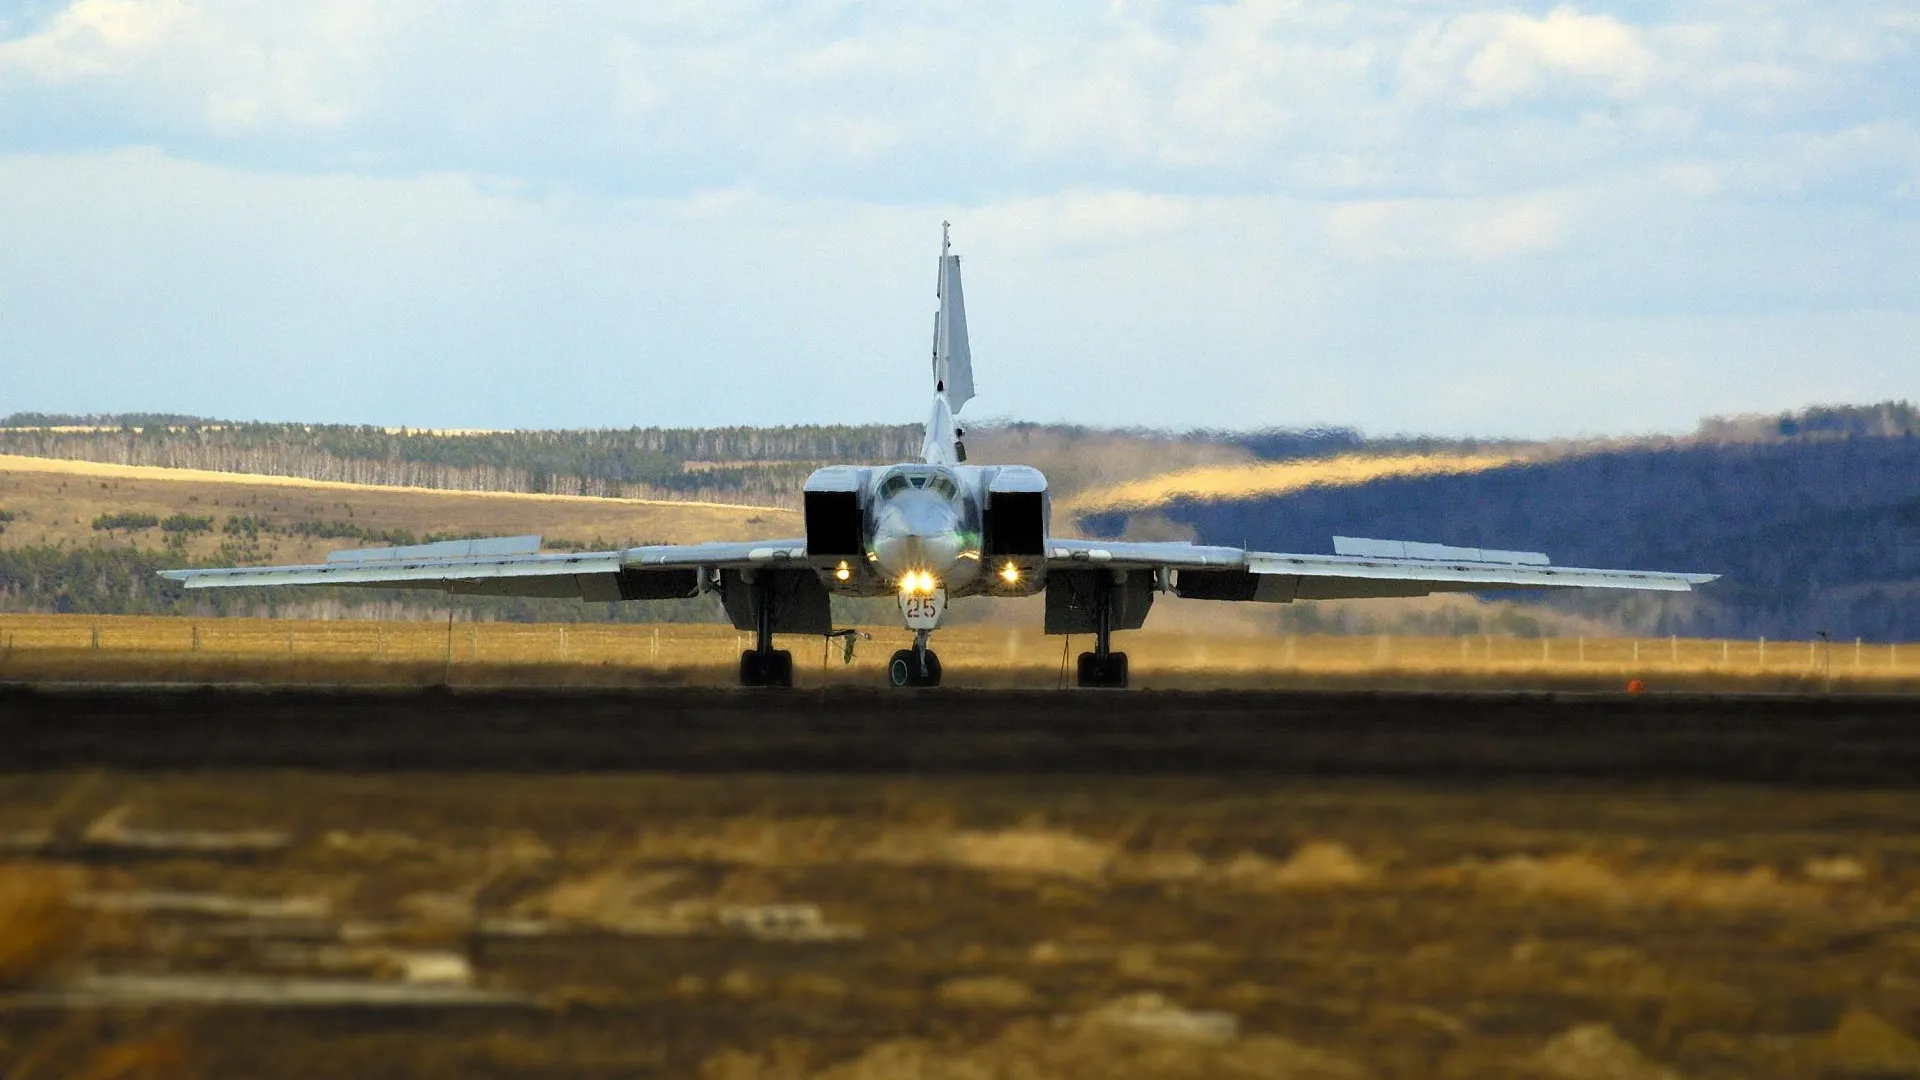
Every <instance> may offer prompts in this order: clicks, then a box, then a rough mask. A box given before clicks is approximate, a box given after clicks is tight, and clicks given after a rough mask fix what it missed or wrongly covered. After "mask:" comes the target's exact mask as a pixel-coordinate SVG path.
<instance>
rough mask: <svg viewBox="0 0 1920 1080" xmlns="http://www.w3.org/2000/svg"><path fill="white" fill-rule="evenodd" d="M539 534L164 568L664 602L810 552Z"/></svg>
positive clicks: (239, 579)
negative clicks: (556, 546)
mask: <svg viewBox="0 0 1920 1080" xmlns="http://www.w3.org/2000/svg"><path fill="white" fill-rule="evenodd" d="M538 547H539V537H510V538H505V539H503V540H498V541H473V542H468V541H451V542H447V543H440V544H420V545H415V546H412V547H398V548H376V549H360V550H358V551H351V552H335V553H333V554H332V555H330V556H329V557H328V560H327V561H326V562H324V563H315V564H310V565H303V566H247V567H238V568H234V569H219V570H166V571H162V572H161V576H162V577H166V578H170V579H172V580H174V581H177V582H179V583H181V585H183V586H184V587H186V588H189V589H237V588H253V587H257V586H264V585H350V586H355V587H359V588H389V589H436V590H440V591H442V592H457V593H461V594H463V595H468V596H529V597H557V598H569V597H570V598H576V599H581V600H666V599H673V598H677V597H688V596H695V595H698V594H699V592H700V589H701V586H702V576H701V575H702V574H703V572H705V571H708V570H719V569H746V568H751V567H760V566H767V565H772V564H778V563H784V562H788V561H795V562H803V561H804V560H805V558H806V541H805V540H804V539H798V540H796V539H783V540H750V541H742V542H723V543H709V544H666V545H653V546H647V547H635V548H627V549H626V550H624V551H591V552H578V553H569V554H545V555H542V554H536V553H534V552H535V551H536V550H537V549H538Z"/></svg>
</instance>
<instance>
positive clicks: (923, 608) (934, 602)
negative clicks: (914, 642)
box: [900, 587, 947, 630]
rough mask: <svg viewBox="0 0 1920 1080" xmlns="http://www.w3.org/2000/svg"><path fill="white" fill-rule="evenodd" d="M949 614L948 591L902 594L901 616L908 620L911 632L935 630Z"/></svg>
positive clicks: (943, 589) (939, 589) (936, 590)
mask: <svg viewBox="0 0 1920 1080" xmlns="http://www.w3.org/2000/svg"><path fill="white" fill-rule="evenodd" d="M946 614H947V590H946V589H945V588H944V587H941V588H936V589H934V590H933V591H932V592H930V593H922V592H912V593H908V592H903V593H901V594H900V616H901V617H902V618H904V619H906V620H907V629H909V630H933V629H937V628H938V627H939V625H940V620H941V619H942V618H944V617H945V616H946Z"/></svg>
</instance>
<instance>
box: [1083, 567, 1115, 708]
mask: <svg viewBox="0 0 1920 1080" xmlns="http://www.w3.org/2000/svg"><path fill="white" fill-rule="evenodd" d="M1094 597H1095V599H1094V602H1093V603H1094V609H1093V617H1094V630H1093V651H1092V652H1083V653H1081V654H1080V670H1079V672H1078V675H1079V678H1078V680H1077V683H1078V685H1079V686H1080V687H1081V688H1082V689H1087V688H1105V689H1109V690H1125V689H1126V688H1127V654H1126V653H1123V652H1114V651H1113V586H1111V585H1109V584H1107V583H1105V582H1102V583H1101V587H1100V588H1097V589H1095V590H1094Z"/></svg>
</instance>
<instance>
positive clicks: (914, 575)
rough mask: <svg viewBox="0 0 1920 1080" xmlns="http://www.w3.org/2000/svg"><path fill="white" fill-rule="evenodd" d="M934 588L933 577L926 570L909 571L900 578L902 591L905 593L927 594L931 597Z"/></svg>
mask: <svg viewBox="0 0 1920 1080" xmlns="http://www.w3.org/2000/svg"><path fill="white" fill-rule="evenodd" d="M934 588H935V582H934V580H933V575H932V574H929V573H927V572H926V571H925V570H909V571H907V572H906V573H905V574H902V575H901V577H900V591H901V592H903V593H908V594H912V593H926V594H927V595H929V596H931V595H932V594H933V590H934Z"/></svg>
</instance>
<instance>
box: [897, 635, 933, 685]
mask: <svg viewBox="0 0 1920 1080" xmlns="http://www.w3.org/2000/svg"><path fill="white" fill-rule="evenodd" d="M931 636H933V632H932V631H930V630H918V631H915V632H914V635H913V648H911V649H901V650H900V651H899V652H896V653H894V654H893V659H892V660H891V661H889V662H888V664H887V681H888V682H891V683H892V684H893V685H895V686H939V685H940V656H939V654H937V653H935V652H934V651H933V650H932V649H929V648H927V639H928V638H929V637H931Z"/></svg>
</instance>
